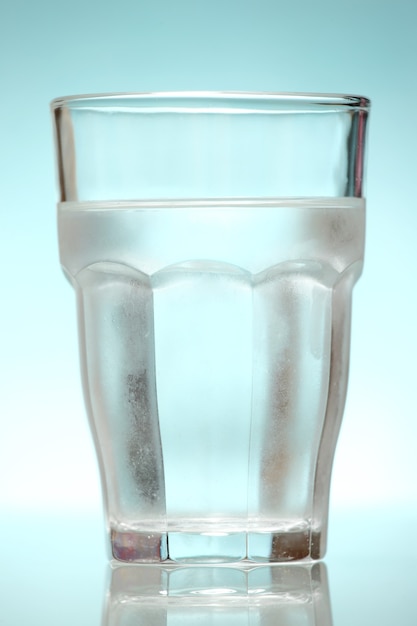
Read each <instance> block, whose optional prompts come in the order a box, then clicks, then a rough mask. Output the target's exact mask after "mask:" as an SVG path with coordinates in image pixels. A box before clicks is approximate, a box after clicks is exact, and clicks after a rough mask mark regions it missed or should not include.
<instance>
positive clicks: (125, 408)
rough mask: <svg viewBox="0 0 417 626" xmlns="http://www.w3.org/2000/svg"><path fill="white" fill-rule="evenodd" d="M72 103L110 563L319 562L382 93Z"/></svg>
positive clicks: (86, 359)
mask: <svg viewBox="0 0 417 626" xmlns="http://www.w3.org/2000/svg"><path fill="white" fill-rule="evenodd" d="M52 108H53V113H54V122H55V130H56V140H57V141H56V146H57V162H58V173H59V182H60V202H59V204H58V224H59V241H60V254H61V262H62V266H63V268H64V270H65V272H66V274H67V276H68V277H69V279H70V281H71V282H72V284H73V285H74V287H75V290H76V293H77V300H78V313H79V331H80V347H81V357H82V375H83V385H84V392H85V400H86V406H87V410H88V414H89V418H90V423H91V427H92V432H93V435H94V440H95V444H96V450H97V455H98V459H99V464H100V468H101V475H102V484H103V494H104V501H105V508H106V517H107V522H108V529H109V534H110V546H111V554H112V557H114V558H115V559H118V560H120V561H126V562H148V561H150V562H159V561H166V560H168V561H169V560H172V561H176V562H202V563H209V562H211V563H212V562H227V561H240V560H248V559H249V560H250V561H253V562H279V561H288V560H296V559H308V558H313V559H318V558H321V557H322V556H323V555H324V552H325V546H326V533H327V516H328V499H329V485H330V477H331V466H332V460H333V455H334V449H335V445H336V440H337V435H338V431H339V427H340V421H341V418H342V413H343V406H344V400H345V395H346V385H347V374H348V361H349V332H350V310H351V292H352V287H353V284H354V283H355V281H356V280H357V278H358V277H359V275H360V273H361V269H362V263H363V250H364V229H365V204H364V199H363V193H362V184H363V162H364V143H365V131H366V120H367V113H368V108H369V102H368V101H367V100H366V99H364V98H359V97H353V96H312V95H302V94H301V95H294V94H293V95H291V94H270V95H267V94H190V93H187V94H143V95H140V94H136V95H120V96H117V95H114V96H89V97H78V98H66V99H60V100H56V101H54V102H53V104H52Z"/></svg>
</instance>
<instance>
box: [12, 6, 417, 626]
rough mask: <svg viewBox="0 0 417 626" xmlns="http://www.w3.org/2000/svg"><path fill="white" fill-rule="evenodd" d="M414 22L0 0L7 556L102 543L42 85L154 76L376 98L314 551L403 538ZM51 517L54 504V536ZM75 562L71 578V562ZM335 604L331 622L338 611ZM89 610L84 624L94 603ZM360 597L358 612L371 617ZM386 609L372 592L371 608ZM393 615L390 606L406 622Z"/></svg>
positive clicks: (60, 89) (370, 13) (387, 544)
mask: <svg viewBox="0 0 417 626" xmlns="http://www.w3.org/2000/svg"><path fill="white" fill-rule="evenodd" d="M416 24H417V3H416V2H415V1H414V0H351V1H350V2H346V1H344V2H341V1H339V0H333V1H331V0H316V1H315V2H311V1H309V0H295V1H293V2H286V3H284V2H280V1H279V0H257V1H248V0H239V1H236V0H223V1H221V0H211V2H208V1H207V0H206V1H204V2H202V1H200V0H194V1H192V0H173V1H171V2H170V1H168V0H154V1H153V2H151V1H150V0H144V1H136V2H135V1H133V0H120V1H119V2H117V3H116V2H106V1H102V2H97V1H90V2H88V1H87V2H86V1H85V0H82V1H81V0H73V1H71V2H65V3H64V2H61V1H54V2H52V1H51V0H38V1H37V2H29V0H24V1H22V0H20V1H19V0H17V1H16V2H14V3H12V2H8V3H6V2H3V3H2V4H1V5H0V78H1V81H0V93H1V99H0V127H1V130H0V188H1V231H0V237H1V248H0V254H1V267H2V276H1V287H2V288H1V294H2V306H1V308H0V328H1V378H0V380H1V396H0V406H1V412H0V420H1V422H0V426H1V438H0V532H1V534H2V536H5V535H6V536H8V537H9V538H10V540H9V542H8V544H7V545H8V546H9V547H8V550H9V553H7V550H6V553H7V554H9V557H10V559H13V560H14V561H15V562H19V559H20V558H21V556H22V555H23V554H25V556H26V558H27V557H28V556H29V555H30V554H38V556H39V559H40V563H41V564H42V562H44V563H45V565H44V569H43V570H42V568H41V572H44V573H45V571H46V569H45V568H47V567H49V566H47V564H48V563H49V564H51V561H50V560H51V559H56V563H59V558H60V555H61V557H62V558H64V557H65V558H67V560H68V562H71V557H70V556H69V555H72V556H73V558H75V556H76V555H77V546H81V548H80V549H81V550H84V554H85V555H86V558H87V561H88V562H89V563H90V567H92V565H91V564H92V562H93V561H94V559H97V562H100V563H104V560H105V554H104V548H103V545H104V541H103V537H102V535H101V534H100V532H101V524H102V519H101V496H100V487H99V482H98V472H97V469H96V461H95V456H94V452H93V448H92V442H91V438H90V434H89V430H88V427H87V421H86V418H85V413H84V406H83V400H82V395H81V385H80V378H79V370H78V345H77V336H76V316H75V301H74V294H73V292H72V289H71V288H70V286H69V284H68V283H67V282H66V281H65V279H64V277H63V275H62V273H61V270H60V267H59V262H58V250H57V238H56V224H55V202H56V198H57V186H56V181H55V167H54V161H53V142H52V131H51V120H50V114H49V101H50V100H51V99H52V98H54V97H56V96H61V95H68V94H76V93H92V92H109V91H151V90H163V91H164V90H242V91H256V90H259V91H305V92H310V91H314V92H335V93H339V92H342V93H354V94H360V95H365V96H368V97H370V98H371V100H372V102H373V109H372V113H371V123H370V133H369V151H368V177H367V198H368V223H367V248H366V265H365V272H364V275H363V276H362V278H361V280H360V282H359V283H358V285H357V286H356V288H355V294H354V311H353V313H354V315H353V328H352V352H351V375H350V384H349V394H348V401H347V406H346V412H345V419H344V424H343V428H342V432H341V436H340V439H339V445H338V450H337V456H336V461H335V466H334V474H333V484H332V506H331V520H330V522H331V526H330V546H329V557H328V561H329V564H330V565H331V564H332V559H333V561H334V562H337V563H341V562H342V561H343V559H346V558H348V557H349V556H352V555H359V554H360V553H361V552H362V553H365V554H368V555H370V556H372V558H373V559H379V558H382V556H383V554H384V553H385V551H386V550H387V549H388V552H389V553H390V554H392V553H395V554H396V555H397V556H404V557H411V556H414V557H415V556H417V547H416V542H415V541H413V540H412V535H413V533H414V534H415V528H416V524H417V455H416V447H417V446H416V444H417V419H416V418H417V399H416V373H417V366H416V353H417V332H416V321H417V298H416V288H415V284H416V269H417V263H416V255H415V250H416V235H417V207H416V206H415V194H414V184H415V179H416V177H417V149H416V146H417V122H416V120H417V118H416V114H415V105H416V102H417V72H416V62H417V36H416ZM57 519H65V520H66V522H65V523H66V526H65V523H64V525H63V528H64V531H63V533H64V534H65V537H66V539H65V549H64V550H62V547H61V548H59V547H58V546H59V544H60V543H62V534H61V536H60V534H59V531H58V530H56V528H57V524H56V523H55V522H54V520H57ZM51 520H52V521H51ZM33 529H36V531H34V530H33ZM53 529H55V530H53ZM54 533H55V534H54ZM45 534H48V537H49V538H50V539H49V544H48V540H47V539H46V538H45ZM51 537H52V540H51ZM51 541H52V544H53V546H54V548H53V549H49V548H48V545H52V544H51ZM45 544H48V545H45ZM42 545H43V546H44V548H41V546H42ZM36 550H38V552H36ZM65 555H66V556H65ZM62 558H61V563H62ZM42 559H46V560H44V561H42ZM48 559H49V560H48ZM88 559H90V560H88ZM340 559H341V560H340ZM54 563H55V561H54ZM73 567H74V570H73V572H75V567H76V566H75V562H73ZM87 570H88V568H87ZM83 571H84V576H86V574H85V571H86V570H85V569H84V570H83ZM338 571H341V570H337V567H336V573H337V572H338ZM330 574H331V572H330ZM16 576H17V574H16ZM65 576H67V575H64V574H63V575H62V576H61V578H59V576H58V578H57V580H62V581H63V582H62V584H64V582H65V581H67V580H68V577H67V578H66V577H65ZM68 576H69V574H68ZM340 576H342V575H341V574H340V575H339V579H340ZM336 578H337V575H336ZM342 578H343V576H342ZM7 579H8V580H9V578H7ZM39 580H42V577H41V578H40V579H39ZM71 580H72V583H73V584H74V581H75V580H76V581H78V582H77V584H78V587H79V589H83V590H84V587H83V583H82V582H80V581H82V580H83V578H82V576H81V578H80V577H79V576H77V575H76V573H74V575H73V578H72V579H71ZM16 581H17V578H16ZM39 584H40V583H39ZM65 584H66V583H65ZM384 584H386V580H385V583H384ZM98 586H99V587H100V585H98ZM381 588H382V583H381ZM416 591H417V590H416ZM85 593H87V592H86V591H85ZM97 593H98V595H99V594H100V593H101V591H99V592H97ZM336 596H338V593H336ZM409 596H410V599H411V596H412V592H411V591H410V593H409ZM86 597H87V595H86ZM402 597H403V598H404V597H405V596H402ZM407 597H408V596H407ZM340 598H343V594H342V593H340ZM340 601H341V602H343V600H340ZM367 601H368V604H369V602H370V600H369V598H368V600H367ZM10 602H11V600H10ZM345 602H346V600H345ZM81 604H82V603H81ZM87 604H88V602H86V604H85V606H84V604H82V606H84V608H85V611H87V613H88V610H89V609H88V607H87ZM80 606H81V605H80ZM89 606H90V605H89ZM337 606H338V607H339V608H336V612H335V611H334V612H335V616H334V620H335V624H334V626H341V625H342V624H343V623H348V622H347V621H346V622H345V621H344V617H343V616H344V611H343V610H342V608H340V607H341V606H342V605H339V604H338V605H337ZM358 606H359V605H358ZM404 606H405V605H404ZM99 608H100V607H99ZM374 608H375V607H373V605H370V608H369V612H370V613H372V611H373V610H374ZM21 610H23V609H21ZM90 610H91V611H92V614H91V619H87V618H86V617H85V623H90V624H91V623H95V622H94V620H95V619H96V613H95V611H96V610H97V608H96V605H95V604H94V603H93V604H91V606H90ZM393 611H394V609H393ZM87 613H85V616H86V615H87ZM97 614H99V609H98V613H97ZM22 615H23V614H22ZM361 615H362V617H361V618H360V617H359V616H358V615H356V616H355V619H354V620H353V622H354V623H364V624H365V623H369V621H367V620H365V617H364V616H365V613H363V612H362V613H361ZM381 615H382V614H381ZM393 615H394V613H393V612H392V613H389V611H388V612H387V610H386V611H385V612H384V613H383V616H384V618H385V619H386V620H387V621H386V622H385V621H381V619H382V617H379V618H378V619H379V620H380V621H379V623H380V624H381V623H387V624H388V623H391V621H388V619H389V618H390V616H391V618H392V617H393ZM406 615H408V616H409V615H410V613H406V609H405V608H404V614H403V616H402V617H403V622H402V623H403V624H406V623H410V624H411V623H414V621H412V620H411V621H409V622H407V620H406V619H405V616H406ZM414 615H415V613H414ZM398 616H399V614H398V613H396V617H397V618H398ZM368 617H369V616H368ZM374 617H375V614H374ZM43 619H44V620H45V615H44V616H43ZM345 619H347V616H346V618H345ZM0 621H1V620H0ZM8 623H16V624H17V623H19V621H18V620H17V621H13V620H10V621H9V622H8ZM34 623H38V622H37V621H35V622H34ZM39 623H41V620H40V619H39ZM43 623H45V621H44V622H43ZM61 623H64V622H63V621H61ZM65 623H67V622H65ZM68 623H70V618H68ZM72 623H74V620H73V622H72ZM80 623H84V619H82V620H81V621H80ZM375 623H378V622H377V621H375Z"/></svg>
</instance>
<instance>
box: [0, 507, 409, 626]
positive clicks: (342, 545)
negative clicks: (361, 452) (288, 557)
mask: <svg viewBox="0 0 417 626" xmlns="http://www.w3.org/2000/svg"><path fill="white" fill-rule="evenodd" d="M382 513H383V515H382ZM376 522H378V524H377V523H376ZM416 522H417V518H416V515H415V514H414V513H407V512H400V513H398V512H397V513H396V514H394V513H392V512H391V513H389V512H386V511H385V512H378V514H377V512H376V511H374V512H373V513H372V514H368V515H367V516H360V515H359V514H355V515H354V514H353V513H350V514H346V515H343V516H342V515H339V514H337V515H336V514H335V515H333V516H332V519H331V526H330V528H331V535H330V541H329V550H328V556H327V557H326V559H325V560H324V562H300V563H291V564H283V565H272V566H270V565H258V566H255V567H251V566H250V565H248V566H236V565H222V566H191V565H181V566H176V565H170V566H152V565H145V566H126V565H115V564H114V563H113V564H110V563H108V561H107V555H106V551H105V539H104V536H103V534H104V533H103V532H102V525H101V523H102V522H101V519H100V515H91V516H77V515H75V514H74V515H70V514H66V515H63V514H62V515H58V514H55V515H49V516H47V517H44V516H42V515H40V514H38V515H33V516H30V517H28V516H23V515H19V516H17V515H16V514H14V515H11V514H10V515H3V516H2V520H1V524H0V531H1V533H2V537H3V551H2V552H3V563H2V570H1V575H0V596H1V598H2V602H1V608H0V624H8V625H10V626H14V625H16V626H17V625H20V624H27V623H31V624H42V625H44V626H52V624H53V625H54V626H55V625H56V624H60V625H62V626H67V625H68V626H69V625H70V624H71V625H73V624H88V625H89V626H133V625H135V626H140V625H142V624H143V625H146V626H162V625H163V626H168V625H169V626H172V625H177V624H178V625H180V624H181V625H183V626H187V625H188V624H190V625H191V624H193V625H194V624H202V625H205V624H207V625H211V626H213V625H215V626H226V625H227V626H232V625H233V626H234V625H239V626H244V625H246V624H247V625H251V626H256V625H262V626H272V625H274V626H275V625H276V624H279V625H280V626H345V625H346V626H347V625H349V626H351V625H352V624H355V626H361V625H364V626H365V625H366V626H369V624H378V626H385V625H387V626H388V625H389V626H392V624H393V623H394V622H396V623H398V624H401V626H416V624H417V603H416V602H415V599H416V595H417V574H416V566H415V563H416V556H417V547H416V544H415V542H414V541H413V537H414V533H415V528H416Z"/></svg>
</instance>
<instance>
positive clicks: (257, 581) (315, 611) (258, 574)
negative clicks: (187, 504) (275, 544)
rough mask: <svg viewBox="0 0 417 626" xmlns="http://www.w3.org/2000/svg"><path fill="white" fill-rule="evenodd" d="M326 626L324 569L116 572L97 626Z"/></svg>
mask: <svg viewBox="0 0 417 626" xmlns="http://www.w3.org/2000/svg"><path fill="white" fill-rule="evenodd" d="M139 624H146V626H168V625H169V626H174V625H175V626H186V625H187V626H188V625H189V626H195V625H196V624H198V625H201V626H204V625H205V624H207V625H210V626H232V625H234V624H235V625H236V626H245V624H247V625H248V626H249V624H250V626H261V625H262V626H277V624H279V626H296V625H302V626H332V619H331V611H330V601H329V591H328V585H327V576H326V569H325V565H324V564H322V563H316V564H314V565H291V566H286V565H275V566H257V567H255V568H253V569H246V568H232V567H198V566H193V567H188V566H187V567H184V566H183V567H179V568H177V569H175V568H174V569H168V568H164V567H158V566H137V567H129V566H121V567H118V568H116V569H114V570H113V571H112V578H111V583H110V591H109V595H108V598H107V605H106V608H105V615H104V618H103V626H138V625H139Z"/></svg>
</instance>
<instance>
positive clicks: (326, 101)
mask: <svg viewBox="0 0 417 626" xmlns="http://www.w3.org/2000/svg"><path fill="white" fill-rule="evenodd" d="M370 104H371V103H370V100H369V99H368V98H366V97H365V96H359V95H348V94H334V93H308V92H305V93H304V92H255V91H254V92H250V91H149V92H115V93H96V94H80V95H70V96H62V97H58V98H54V99H53V100H52V101H51V103H50V106H51V109H52V110H53V111H55V110H59V109H63V108H66V109H90V110H91V109H113V110H114V109H120V110H132V109H137V110H139V111H140V110H141V109H147V108H151V109H157V108H158V107H160V108H163V109H165V110H166V109H171V110H172V111H175V110H177V109H184V107H189V109H191V110H192V109H196V110H197V111H198V110H201V111H204V109H205V107H207V110H211V111H212V112H221V111H222V110H225V112H233V111H234V110H235V111H236V112H238V111H247V112H254V113H256V112H257V111H259V112H261V111H264V112H268V113H292V112H300V113H307V112H310V111H317V110H321V111H323V112H325V111H328V112H334V111H339V112H340V111H343V110H350V111H351V110H355V111H358V110H359V111H368V110H369V108H370Z"/></svg>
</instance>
